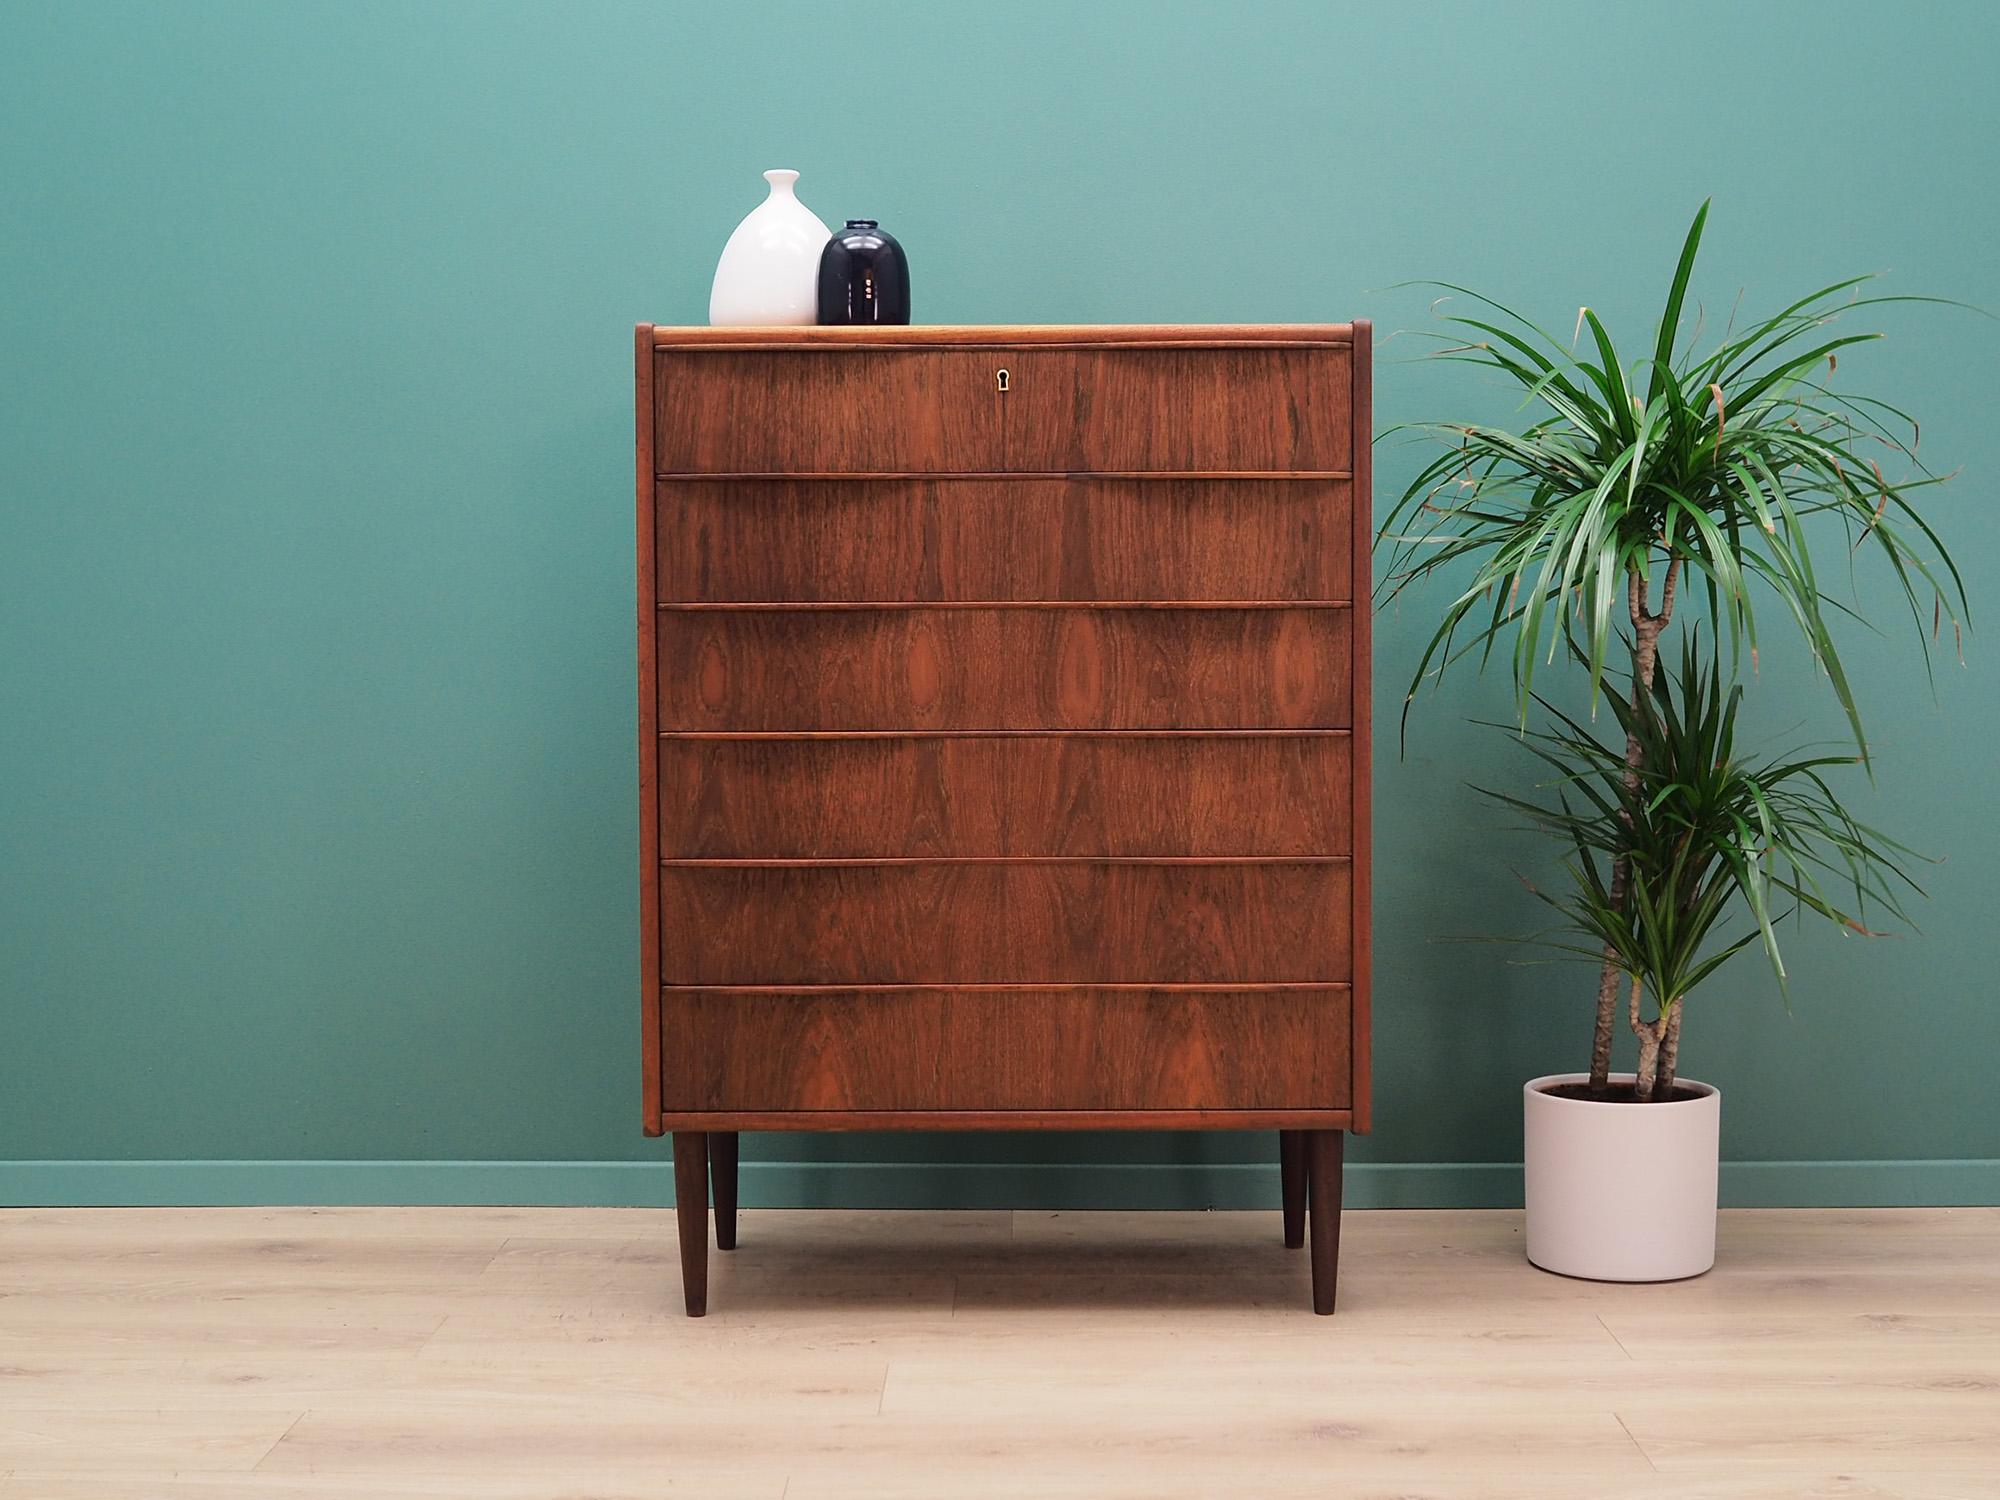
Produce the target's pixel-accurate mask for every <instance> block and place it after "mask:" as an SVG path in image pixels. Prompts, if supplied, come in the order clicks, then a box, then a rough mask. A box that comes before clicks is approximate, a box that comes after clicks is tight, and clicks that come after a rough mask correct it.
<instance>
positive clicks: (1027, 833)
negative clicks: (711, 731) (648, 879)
mask: <svg viewBox="0 0 2000 1500" xmlns="http://www.w3.org/2000/svg"><path fill="white" fill-rule="evenodd" d="M1352 749H1353V747H1352V744H1351V742H1350V740H1349V738H1348V736H1347V735H1345V734H1343V733H1314V734H1245V735H1186V734H1143V733H1142V734H1130V735H1128V734H1118V735H1095V734H1084V735H1078V734H1024V735H971V736H952V735H891V734H884V735H869V736H863V737H859V738H843V739H705V738H696V739H681V738H669V739H665V740H663V741H661V744H660V797H659V803H660V852H661V853H662V854H663V855H665V856H666V857H668V858H676V857H678V858H696V859H741V858H774V859H852V858H867V857H871V856H891V857H899V858H918V857H931V856H954V855H1040V856H1046V855H1111V856H1128V857H1137V858H1173V857H1182V856H1204V855H1209V856H1213V855H1221V856H1231V855H1327V854H1346V853H1348V852H1349V850H1350V848H1351V839H1352V834H1351V828H1350V823H1351V817H1350V812H1351V808H1350V803H1351V801H1352V793H1351V781H1350V776H1351V769H1350V768H1351V763H1352Z"/></svg>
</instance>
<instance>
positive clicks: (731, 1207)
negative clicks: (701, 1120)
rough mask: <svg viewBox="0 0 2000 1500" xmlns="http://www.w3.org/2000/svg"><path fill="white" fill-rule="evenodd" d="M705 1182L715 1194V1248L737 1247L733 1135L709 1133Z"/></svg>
mask: <svg viewBox="0 0 2000 1500" xmlns="http://www.w3.org/2000/svg"><path fill="white" fill-rule="evenodd" d="M708 1179H709V1182H710V1184H711V1185H712V1187H713V1189H714V1194H715V1248H716V1249H718V1250H734V1249H735V1248H736V1132H735V1131H733V1130H711V1131H710V1132H709V1133H708Z"/></svg>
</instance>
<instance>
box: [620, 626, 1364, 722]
mask: <svg viewBox="0 0 2000 1500" xmlns="http://www.w3.org/2000/svg"><path fill="white" fill-rule="evenodd" d="M1352 613H1353V611H1352V610H1351V609H1350V608H1348V607H1347V606H1345V605H1342V606H1337V607H1336V606H1326V607H1297V608H1284V609H1262V608H1259V609H1245V608H1216V609H1172V610H1165V609H1146V608H1124V607H1118V606H1109V605H1090V606H1082V605H1079V606H1076V607H1069V608H1061V609H996V608H981V607H978V606H969V607H965V608H953V609H948V608H943V607H936V606H924V607H913V608H895V609H889V608H879V609H876V608H830V607H829V608H823V609H810V610H774V609H741V610H728V609H714V610H709V609H704V610H666V611H663V612H661V614H660V643H659V663H660V666H659V678H660V703H659V716H660V718H659V721H660V724H661V727H663V728H666V729H712V730H774V729H798V730H816V729H1176V728H1179V729H1211V728H1213V729H1247V728H1271V729H1339V728H1345V727H1347V725H1348V724H1349V722H1350V721H1351V719H1352V717H1353V699H1352V696H1351V686H1350V684H1351V681H1352V679H1351V673H1352V670H1353V669H1352V664H1351V661H1350V654H1351V647H1350V646H1349V644H1348V638H1349V633H1350V630H1351V622H1350V619H1349V616H1350V615H1351V614H1352Z"/></svg>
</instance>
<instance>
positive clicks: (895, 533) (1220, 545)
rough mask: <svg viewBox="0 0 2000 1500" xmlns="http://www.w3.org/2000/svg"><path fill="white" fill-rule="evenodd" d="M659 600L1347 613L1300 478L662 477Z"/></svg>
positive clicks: (1347, 564)
mask: <svg viewBox="0 0 2000 1500" xmlns="http://www.w3.org/2000/svg"><path fill="white" fill-rule="evenodd" d="M655 500H656V504H657V506H658V516H659V525H658V527H657V528H656V532H655V534H656V536H657V538H658V549H659V558H658V566H657V567H656V569H655V573H654V576H655V578H656V580H657V583H658V590H659V594H658V597H659V599H660V601H661V602H663V603H681V602H688V603H697V604H706V603H715V604H728V603H737V602H751V603H756V602H764V601H776V602H786V601H803V602H810V603H818V602H823V601H843V600H868V601H894V600H918V601H924V600H964V601H978V600H1012V599H1021V600H1028V599H1084V600H1112V601H1117V600H1141V599H1150V600H1166V601H1176V600H1195V601H1200V600H1297V601H1301V602H1312V601H1323V600H1348V599H1350V598H1351V593H1350V589H1351V584H1350V578H1351V575H1352V567H1353V561H1352V560H1353V552H1354V547H1353V541H1352V534H1351V530H1350V528H1351V527H1352V525H1353V510H1352V507H1353V497H1352V487H1351V485H1350V484H1349V483H1348V481H1346V480H1341V479H1334V480H1311V479H1216V480H1181V479H1005V480H994V479H876V480H783V479H755V480H741V479H738V480H690V479H678V480H662V481H661V482H660V483H659V485H658V486H657V487H656V492H655Z"/></svg>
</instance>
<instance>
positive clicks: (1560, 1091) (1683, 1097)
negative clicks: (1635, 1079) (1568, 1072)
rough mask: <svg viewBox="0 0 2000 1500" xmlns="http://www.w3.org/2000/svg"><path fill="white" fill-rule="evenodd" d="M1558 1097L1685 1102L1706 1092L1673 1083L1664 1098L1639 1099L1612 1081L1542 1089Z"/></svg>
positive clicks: (1603, 1101) (1596, 1101)
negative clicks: (1605, 1085) (1595, 1085)
mask: <svg viewBox="0 0 2000 1500" xmlns="http://www.w3.org/2000/svg"><path fill="white" fill-rule="evenodd" d="M1542 1092H1543V1093H1545V1094H1552V1095H1554V1096H1555V1097H1556V1098H1558V1099H1582V1100H1584V1101H1585V1102H1587V1103H1590V1104H1685V1103H1687V1102H1688V1101H1689V1100H1690V1099H1706V1098H1707V1097H1708V1094H1707V1093H1706V1091H1704V1090H1702V1089H1691V1088H1688V1087H1687V1086H1686V1085H1685V1084H1679V1083H1677V1084H1675V1085H1674V1086H1673V1089H1672V1091H1671V1092H1670V1093H1668V1095H1667V1096H1666V1098H1664V1099H1661V1098H1652V1099H1641V1098H1640V1097H1639V1096H1638V1095H1637V1094H1635V1093H1634V1092H1633V1091H1632V1085H1631V1084H1629V1083H1614V1084H1612V1085H1611V1086H1610V1087H1609V1088H1605V1089H1594V1088H1592V1087H1591V1086H1590V1085H1589V1084H1587V1083H1558V1084H1554V1085H1552V1086H1550V1087H1549V1088H1545V1089H1543V1090H1542Z"/></svg>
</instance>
